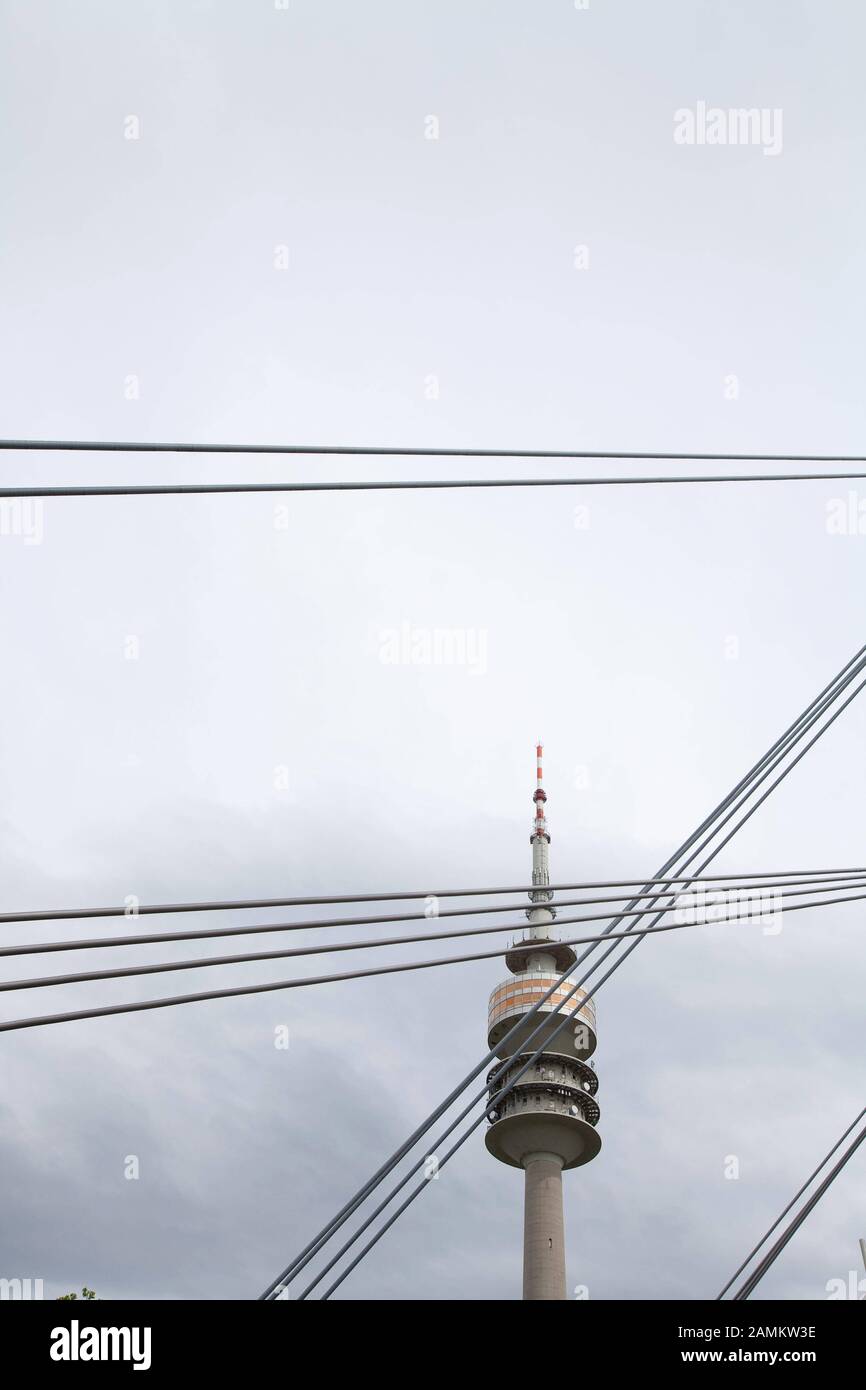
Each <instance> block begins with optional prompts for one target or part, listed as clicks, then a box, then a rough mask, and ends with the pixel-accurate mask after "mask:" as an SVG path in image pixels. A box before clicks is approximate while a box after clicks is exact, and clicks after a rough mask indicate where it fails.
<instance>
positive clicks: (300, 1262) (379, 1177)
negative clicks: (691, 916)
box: [261, 647, 866, 1298]
mask: <svg viewBox="0 0 866 1390" xmlns="http://www.w3.org/2000/svg"><path fill="white" fill-rule="evenodd" d="M864 651H866V647H864V648H861V649H860V651H859V652H857V653H856V654H855V656H854V657H853V658H852V659H851V660H850V661H849V662H848V663H846V665H845V667H843V669H842V671H841V672H840V673H839V675H837V676H836V677H834V679H833V680H832V681H831V682H830V683H829V684H828V685H827V686H825V687H824V689H823V690H822V691H821V692H820V694H819V695H818V696H816V697H815V699H814V700H813V701H812V702H811V703H810V704H809V706H807V708H806V710H805V711H804V712H803V713H802V714H801V715H800V716H798V719H797V720H795V721H794V723H793V724H792V725H790V726H789V728H788V729H787V730H786V731H785V733H784V734H783V735H781V737H780V738H779V739H778V740H777V741H776V743H775V744H774V745H773V746H772V747H771V749H770V750H769V751H768V752H767V753H766V754H765V755H764V756H763V758H761V759H760V760H759V761H758V763H756V764H755V765H754V767H753V768H751V769H750V771H749V772H748V773H747V774H746V776H745V777H744V778H743V779H741V781H740V783H738V784H737V786H736V787H735V788H734V790H733V791H732V792H731V793H729V794H728V796H727V797H726V798H725V799H724V800H723V801H722V802H721V803H720V804H719V806H717V807H716V808H715V810H714V811H713V812H712V813H711V814H710V816H708V817H707V818H706V820H705V821H704V822H703V824H702V825H701V826H699V827H698V830H697V831H695V832H694V833H693V834H692V835H691V836H690V837H689V839H688V840H687V841H685V843H684V844H683V845H682V846H681V847H680V849H679V850H678V851H677V852H676V853H675V854H674V855H673V856H672V857H671V858H670V859H669V860H668V862H667V864H666V865H665V866H664V867H663V868H662V870H661V871H660V872H661V873H662V874H663V873H666V872H667V871H668V870H669V869H672V868H673V866H674V865H675V864H676V863H677V861H678V860H679V859H681V858H682V856H683V854H684V853H685V852H686V851H687V850H688V849H689V848H690V847H691V845H693V844H694V842H695V840H696V839H698V838H699V837H700V835H701V834H702V833H703V831H704V830H705V829H706V828H707V826H708V825H710V824H712V823H714V822H715V821H716V820H717V819H718V816H719V814H720V813H721V812H722V811H723V810H725V809H726V808H727V806H729V805H730V803H731V801H732V800H734V799H735V798H736V796H737V795H738V794H739V792H740V790H741V789H742V787H743V786H745V785H747V784H749V783H751V782H753V781H754V780H755V778H756V776H757V774H758V772H759V771H760V769H762V768H763V767H764V766H765V765H766V764H767V763H768V760H771V758H772V756H773V755H774V754H775V753H776V751H777V750H779V749H780V748H781V749H783V750H784V749H785V747H786V745H787V744H788V742H789V741H790V740H792V739H794V740H797V739H799V737H800V736H801V733H802V732H803V731H804V729H805V727H806V720H807V718H808V717H809V716H810V715H811V712H812V711H813V710H814V709H816V708H818V709H821V708H822V707H823V708H826V702H827V701H829V700H832V699H834V698H835V696H836V694H837V693H838V692H839V691H840V690H841V689H843V688H844V682H846V681H847V680H848V679H849V678H850V676H849V671H850V670H851V668H853V672H854V673H856V670H857V668H858V662H860V661H862V653H863V652H864ZM828 692H831V693H830V694H829V695H828ZM822 701H824V702H825V703H824V705H823V706H822ZM634 901H635V903H637V902H638V901H640V899H635V900H634ZM622 920H623V917H622V916H619V917H618V918H615V919H614V920H613V921H612V922H611V926H610V928H609V929H608V930H610V931H612V930H613V928H614V927H615V926H616V925H618V923H619V922H620V921H622ZM611 949H613V948H611ZM589 954H591V952H589V951H588V952H585V953H584V955H583V956H581V958H580V959H579V960H578V961H576V962H575V964H574V966H573V967H571V970H569V971H566V972H564V974H563V975H562V976H560V977H559V979H557V980H556V981H555V982H554V984H553V985H551V987H550V989H549V990H548V991H547V992H546V993H545V994H544V995H542V996H541V998H539V1000H538V1001H537V1002H536V1004H535V1005H533V1007H532V1008H531V1009H530V1010H529V1011H528V1012H527V1015H526V1018H530V1017H532V1016H533V1015H537V1014H538V1012H539V1011H540V1009H541V1007H542V1006H543V1004H544V1003H545V1002H546V1001H547V1000H549V999H550V997H551V996H552V995H553V994H554V993H555V992H556V991H557V990H558V989H559V988H560V986H561V984H562V983H563V982H564V981H565V980H566V979H567V977H568V976H569V975H570V974H571V973H572V971H573V970H574V969H576V968H577V966H578V965H580V964H582V962H583V960H584V959H586V956H588V955H589ZM609 954H610V950H609V951H607V952H606V953H605V954H604V955H603V956H602V961H603V960H604V959H605V958H606V956H607V955H609ZM599 963H601V962H599ZM590 973H591V972H590ZM586 978H587V976H584V977H582V979H581V980H580V981H579V982H578V985H577V986H576V987H575V989H574V990H572V991H571V994H570V995H569V996H567V997H568V998H571V997H572V995H573V994H574V993H575V992H576V989H577V988H578V987H579V986H580V985H581V984H582V983H583V981H584V980H585V979H586ZM565 1002H567V1000H565V999H564V1000H562V1001H561V1002H560V1003H559V1004H557V1006H556V1008H555V1009H554V1010H553V1012H559V1010H560V1009H561V1007H562V1005H563V1004H564V1003H565ZM524 1022H525V1019H522V1020H520V1021H519V1022H518V1023H517V1024H515V1025H514V1026H513V1028H512V1029H511V1030H510V1031H509V1033H508V1034H507V1035H506V1037H505V1038H504V1039H503V1040H502V1043H501V1046H506V1045H507V1043H508V1042H509V1041H510V1039H511V1037H513V1036H514V1035H515V1034H516V1033H517V1032H518V1030H519V1028H520V1027H521V1026H522V1024H523V1023H524ZM539 1031H540V1030H539V1029H536V1034H537V1033H538V1032H539ZM536 1034H533V1036H535V1035H536ZM495 1058H496V1053H495V1052H493V1051H491V1052H489V1053H488V1054H487V1056H486V1057H485V1058H483V1059H482V1062H481V1063H480V1064H479V1065H478V1066H477V1067H476V1068H475V1069H474V1070H473V1071H472V1072H470V1073H469V1074H468V1076H467V1077H466V1078H465V1079H464V1080H463V1081H462V1082H461V1083H460V1084H459V1086H458V1087H456V1088H455V1090H454V1091H453V1092H452V1093H451V1094H450V1095H449V1096H448V1097H447V1098H446V1100H445V1101H444V1102H442V1103H441V1105H440V1106H438V1107H437V1109H436V1110H435V1111H433V1112H432V1114H431V1116H429V1117H428V1119H427V1120H426V1121H424V1122H423V1123H422V1125H421V1126H419V1127H418V1129H417V1130H416V1131H415V1132H414V1133H413V1135H411V1136H410V1137H409V1139H408V1140H406V1141H405V1142H404V1144H403V1145H401V1147H400V1148H399V1149H397V1150H396V1151H395V1153H394V1154H393V1155H391V1157H390V1158H389V1159H388V1160H386V1162H385V1164H383V1165H382V1167H381V1168H380V1169H379V1170H378V1171H377V1173H375V1174H374V1175H373V1177H372V1178H370V1179H369V1180H368V1182H367V1183H366V1184H364V1186H363V1187H362V1188H360V1189H359V1190H358V1192H357V1193H356V1194H355V1195H354V1197H352V1198H351V1199H350V1200H349V1202H348V1203H346V1205H345V1206H344V1207H343V1208H342V1209H341V1211H340V1212H338V1213H337V1215H336V1216H335V1217H334V1218H332V1221H331V1222H330V1223H329V1224H328V1226H326V1227H324V1228H323V1230H322V1231H321V1232H320V1233H319V1235H318V1236H316V1237H315V1238H314V1240H313V1241H311V1242H310V1244H309V1245H308V1246H307V1247H305V1249H304V1250H303V1251H301V1252H300V1254H299V1255H298V1256H296V1257H295V1260H294V1261H293V1262H292V1264H291V1265H289V1266H288V1267H287V1269H286V1270H285V1271H283V1274H282V1275H281V1276H280V1277H279V1279H277V1280H275V1281H273V1283H272V1284H271V1285H270V1286H269V1288H268V1289H267V1290H266V1291H265V1293H264V1294H262V1295H261V1297H262V1298H268V1297H271V1296H273V1293H274V1290H275V1289H277V1288H278V1287H281V1286H282V1285H284V1283H285V1281H286V1280H287V1279H288V1278H290V1277H291V1278H293V1277H294V1272H297V1271H298V1270H299V1269H301V1268H303V1266H304V1265H305V1264H307V1263H309V1260H310V1259H312V1258H313V1256H314V1255H315V1254H316V1253H317V1251H318V1250H319V1249H320V1248H321V1246H322V1245H323V1244H325V1242H326V1241H327V1240H328V1239H330V1236H331V1234H333V1233H334V1232H335V1231H336V1230H337V1229H338V1228H339V1227H340V1226H341V1225H343V1224H344V1223H345V1221H346V1220H348V1218H349V1216H351V1215H352V1213H353V1211H355V1210H356V1209H357V1207H358V1206H360V1205H361V1203H362V1202H363V1201H364V1200H366V1197H367V1196H368V1195H369V1194H370V1192H371V1191H372V1190H373V1189H374V1188H375V1187H376V1186H377V1185H378V1184H379V1183H380V1182H381V1181H383V1179H384V1178H385V1177H386V1176H387V1175H388V1173H389V1172H391V1171H392V1170H393V1168H394V1167H395V1166H396V1164H397V1163H398V1162H399V1161H400V1160H401V1159H402V1158H403V1157H404V1156H405V1155H406V1153H408V1152H409V1151H410V1150H411V1148H413V1147H414V1145H415V1143H417V1141H418V1139H420V1138H421V1137H422V1136H423V1135H424V1134H425V1133H426V1132H427V1130H428V1129H429V1128H430V1126H431V1124H433V1123H435V1121H436V1120H437V1119H439V1118H440V1116H441V1115H442V1114H444V1113H445V1111H446V1110H448V1109H449V1108H450V1107H451V1105H452V1104H453V1103H454V1101H455V1100H456V1099H457V1098H458V1097H459V1096H460V1095H461V1094H462V1093H463V1091H464V1090H466V1088H467V1087H468V1085H469V1084H470V1083H471V1082H472V1081H473V1080H474V1079H475V1077H477V1076H478V1075H479V1073H480V1072H481V1071H482V1070H483V1069H484V1067H485V1066H487V1065H488V1064H489V1063H490V1062H491V1061H493V1060H494V1059H495ZM486 1090H487V1088H486V1086H485V1087H484V1088H483V1089H482V1091H481V1092H479V1094H478V1096H476V1097H475V1098H474V1100H473V1102H472V1103H471V1104H470V1105H469V1107H467V1109H466V1110H465V1111H464V1112H463V1114H461V1115H460V1116H459V1117H458V1122H459V1120H460V1119H462V1118H464V1116H465V1115H466V1114H468V1113H469V1110H471V1109H472V1106H473V1105H474V1103H475V1101H476V1100H477V1099H480V1097H481V1096H482V1095H485V1094H486ZM454 1127H455V1125H452V1126H450V1128H449V1130H448V1131H446V1135H447V1133H450V1132H451V1130H452V1129H453V1128H454ZM444 1137H446V1136H444V1135H443V1136H442V1138H444ZM439 1142H441V1139H440V1141H439ZM363 1229H364V1227H362V1228H361V1230H363ZM356 1234H360V1232H358V1233H356Z"/></svg>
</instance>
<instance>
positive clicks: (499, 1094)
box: [300, 681, 866, 1298]
mask: <svg viewBox="0 0 866 1390" xmlns="http://www.w3.org/2000/svg"><path fill="white" fill-rule="evenodd" d="M863 685H866V681H865V682H862V684H860V685H859V687H858V689H856V691H855V692H853V695H851V696H849V698H848V701H845V705H848V703H851V701H852V699H853V698H855V695H856V694H859V691H860V689H862V688H863ZM845 705H842V706H841V709H844V708H845ZM841 709H838V710H837V712H835V713H834V716H833V719H831V720H828V723H827V724H826V726H824V727H823V728H822V730H820V731H819V734H817V735H816V737H815V738H813V739H812V741H810V744H808V745H806V748H803V749H802V752H801V753H799V755H798V758H796V759H794V762H792V763H791V765H790V766H788V767H787V769H785V770H784V771H783V774H781V777H780V778H777V781H776V783H773V784H771V785H770V787H769V788H767V791H766V792H765V794H763V795H762V798H760V799H759V801H758V802H756V803H755V805H753V806H752V808H751V809H749V812H748V813H746V816H744V817H742V820H741V821H740V823H738V824H737V826H735V827H734V830H733V831H731V833H730V834H728V837H727V838H726V840H724V841H723V842H721V845H717V847H716V848H714V849H713V852H712V855H710V856H709V859H712V858H714V856H716V855H717V853H719V852H720V849H721V848H723V847H724V844H727V840H730V838H731V835H733V834H734V833H735V831H737V830H738V828H740V826H742V824H744V823H745V821H746V820H748V819H749V817H751V816H752V815H753V813H755V810H756V809H758V806H759V805H762V802H763V801H765V799H766V798H767V796H769V794H770V791H773V788H774V787H776V785H778V783H780V781H781V780H783V778H784V777H785V776H787V774H788V771H791V769H792V767H794V766H795V763H796V762H799V759H801V758H802V756H803V753H805V752H806V751H808V749H809V748H810V746H812V744H813V742H816V739H817V738H820V734H822V733H824V731H826V730H827V728H828V727H830V724H831V723H833V720H834V719H837V717H838V714H840V713H841ZM728 819H730V817H728ZM723 824H724V821H723ZM710 838H712V837H710ZM705 845H706V841H705ZM698 852H699V851H698ZM692 858H695V856H694V855H692ZM706 862H709V860H706ZM706 862H705V863H706ZM702 867H703V865H702ZM655 920H656V922H657V919H655ZM652 930H653V927H651V930H649V931H644V933H639V934H638V933H634V935H635V940H634V941H632V942H631V944H630V945H628V947H627V948H626V951H624V952H623V955H621V956H620V958H619V959H617V960H614V963H613V965H612V966H610V969H609V970H607V972H606V973H605V974H603V976H602V979H601V980H599V981H598V983H596V984H595V986H594V987H592V990H591V992H589V994H588V995H587V999H585V1001H582V1002H581V1006H582V1004H585V1002H588V1001H589V999H594V998H595V995H596V994H598V991H599V988H601V987H602V986H603V984H605V981H606V980H607V979H609V977H610V976H612V974H613V973H614V970H617V969H619V966H620V965H623V962H624V960H626V959H627V958H628V955H630V954H631V952H632V951H634V949H635V947H637V945H639V942H641V941H642V940H644V937H645V935H651V934H652ZM614 949H616V944H614V945H612V947H609V949H607V951H605V952H603V954H602V956H601V959H599V960H598V962H595V965H594V966H592V967H591V970H589V972H588V974H591V973H594V970H596V969H598V967H599V965H602V963H603V960H605V959H606V958H607V956H609V955H610V954H612V951H614ZM585 954H588V952H585ZM588 974H587V976H584V977H582V979H581V980H580V981H578V983H577V984H575V986H574V988H573V990H571V991H570V992H569V994H567V995H566V997H564V998H563V999H562V1001H560V1002H559V1004H557V1005H556V1008H555V1009H552V1011H550V1013H556V1012H559V1011H560V1009H562V1008H563V1006H564V1005H566V1004H567V1002H569V999H570V998H571V997H573V995H574V994H575V992H577V990H578V988H580V986H581V984H582V981H584V980H585V979H588ZM569 1022H571V1020H570V1016H569V1015H564V1016H563V1019H562V1020H560V1023H559V1024H557V1027H556V1029H555V1030H553V1033H550V1034H549V1037H548V1038H545V1040H542V1042H541V1044H539V1045H538V1048H537V1049H535V1052H534V1054H532V1055H531V1056H530V1058H528V1059H527V1061H525V1062H524V1063H523V1065H521V1066H520V1069H518V1070H517V1072H516V1073H513V1076H512V1080H510V1081H509V1083H507V1084H506V1086H505V1087H502V1088H500V1090H499V1091H496V1104H499V1102H500V1101H502V1099H505V1097H506V1095H507V1094H510V1093H512V1090H513V1088H514V1086H516V1084H517V1081H518V1080H520V1077H521V1076H523V1074H524V1072H527V1070H528V1069H530V1068H531V1066H532V1065H534V1063H535V1062H537V1061H538V1058H539V1056H542V1054H544V1052H545V1051H546V1049H549V1047H550V1044H552V1042H553V1041H555V1038H556V1037H557V1036H559V1034H560V1033H562V1030H563V1029H564V1027H566V1024H567V1023H569ZM542 1031H544V1023H542V1024H539V1026H538V1027H537V1029H535V1030H534V1031H532V1034H530V1037H528V1038H527V1040H525V1041H524V1042H523V1044H521V1048H523V1049H527V1048H528V1047H530V1045H531V1042H532V1040H534V1038H535V1037H538V1036H539V1034H541V1033H542ZM507 1066H509V1061H507V1059H506V1062H503V1063H502V1066H500V1068H499V1069H498V1070H496V1073H495V1074H493V1076H492V1079H491V1084H495V1081H496V1080H498V1077H499V1076H500V1074H502V1073H503V1072H505V1070H507ZM474 1104H475V1102H474V1101H473V1102H470V1105H468V1106H467V1108H466V1109H464V1111H463V1113H461V1115H460V1116H459V1119H457V1122H455V1125H452V1126H450V1127H449V1130H448V1131H446V1134H448V1133H450V1131H452V1130H453V1129H455V1127H456V1123H459V1120H460V1119H463V1118H464V1116H466V1115H467V1113H468V1112H470V1111H471V1109H473V1105H474ZM485 1115H487V1109H485V1111H482V1113H481V1115H480V1116H478V1118H477V1119H475V1120H474V1122H473V1123H471V1125H470V1126H468V1129H467V1130H466V1131H464V1133H463V1134H461V1136H460V1138H459V1140H457V1141H456V1143H455V1144H453V1145H452V1148H450V1150H449V1151H448V1154H446V1155H445V1158H442V1159H441V1161H439V1165H438V1169H439V1170H441V1169H442V1166H443V1165H445V1162H448V1159H449V1158H450V1156H452V1155H453V1154H455V1152H456V1151H457V1150H459V1148H460V1147H461V1145H463V1144H464V1143H466V1140H467V1138H468V1137H470V1134H471V1133H473V1131H474V1130H475V1129H477V1127H478V1125H481V1123H482V1120H484V1118H485ZM442 1137H445V1136H442ZM414 1170H417V1168H416V1169H414ZM407 1176H411V1173H410V1175H407ZM402 1186H403V1183H400V1184H399V1186H398V1188H395V1190H393V1191H392V1194H391V1197H389V1198H386V1201H385V1202H384V1204H382V1205H388V1202H389V1201H391V1200H392V1198H393V1195H396V1191H398V1190H399V1188H400V1187H402ZM425 1186H427V1183H425V1181H423V1183H421V1184H420V1186H418V1187H417V1188H414V1190H413V1193H411V1194H410V1195H409V1198H407V1200H406V1201H405V1202H403V1204H402V1207H400V1208H399V1209H398V1211H396V1212H395V1213H393V1216H392V1218H391V1219H389V1220H388V1222H386V1223H385V1225H384V1226H382V1227H381V1229H379V1232H378V1233H377V1234H375V1236H374V1237H373V1238H371V1240H370V1241H368V1243H367V1245H366V1247H364V1248H363V1250H361V1251H360V1252H359V1255H357V1257H356V1258H354V1259H353V1261H352V1262H350V1264H349V1265H348V1266H346V1269H343V1270H342V1273H341V1275H339V1276H338V1279H336V1280H335V1282H334V1283H332V1284H331V1286H329V1287H328V1289H327V1290H325V1293H324V1294H322V1298H329V1297H331V1294H332V1293H334V1290H335V1289H338V1287H339V1284H341V1283H342V1282H343V1280H345V1279H346V1277H348V1275H349V1273H350V1272H352V1270H353V1269H354V1268H356V1266H357V1265H359V1264H360V1261H361V1259H363V1258H364V1255H366V1254H367V1252H368V1251H370V1250H371V1248H373V1247H374V1245H375V1244H377V1243H378V1240H381V1237H382V1236H384V1234H385V1232H386V1230H389V1229H391V1226H392V1225H393V1222H395V1220H396V1219H398V1216H399V1215H400V1213H402V1212H403V1211H405V1209H406V1207H409V1205H410V1202H411V1201H414V1198H416V1197H418V1195H420V1194H421V1191H424V1187H425ZM379 1211H381V1208H379ZM368 1225H370V1220H368V1222H366V1223H364V1226H361V1227H360V1230H359V1232H356V1233H354V1236H353V1237H352V1240H350V1241H349V1243H348V1244H346V1245H345V1247H343V1251H345V1250H346V1248H348V1247H349V1245H350V1244H353V1243H354V1240H356V1238H357V1237H359V1236H360V1234H361V1232H363V1230H364V1229H367V1226H368ZM339 1258H341V1257H339V1255H338V1257H335V1258H334V1259H331V1261H329V1264H328V1265H325V1268H324V1269H322V1270H320V1273H318V1275H317V1277H316V1279H314V1280H313V1283H311V1284H310V1286H309V1287H307V1289H306V1290H304V1291H303V1294H302V1295H300V1297H302V1298H304V1297H306V1295H307V1293H309V1291H310V1290H311V1289H313V1287H314V1286H316V1284H317V1283H318V1282H320V1280H321V1277H322V1276H324V1273H327V1272H328V1270H329V1269H331V1268H334V1265H335V1264H336V1261H338V1259H339Z"/></svg>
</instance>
